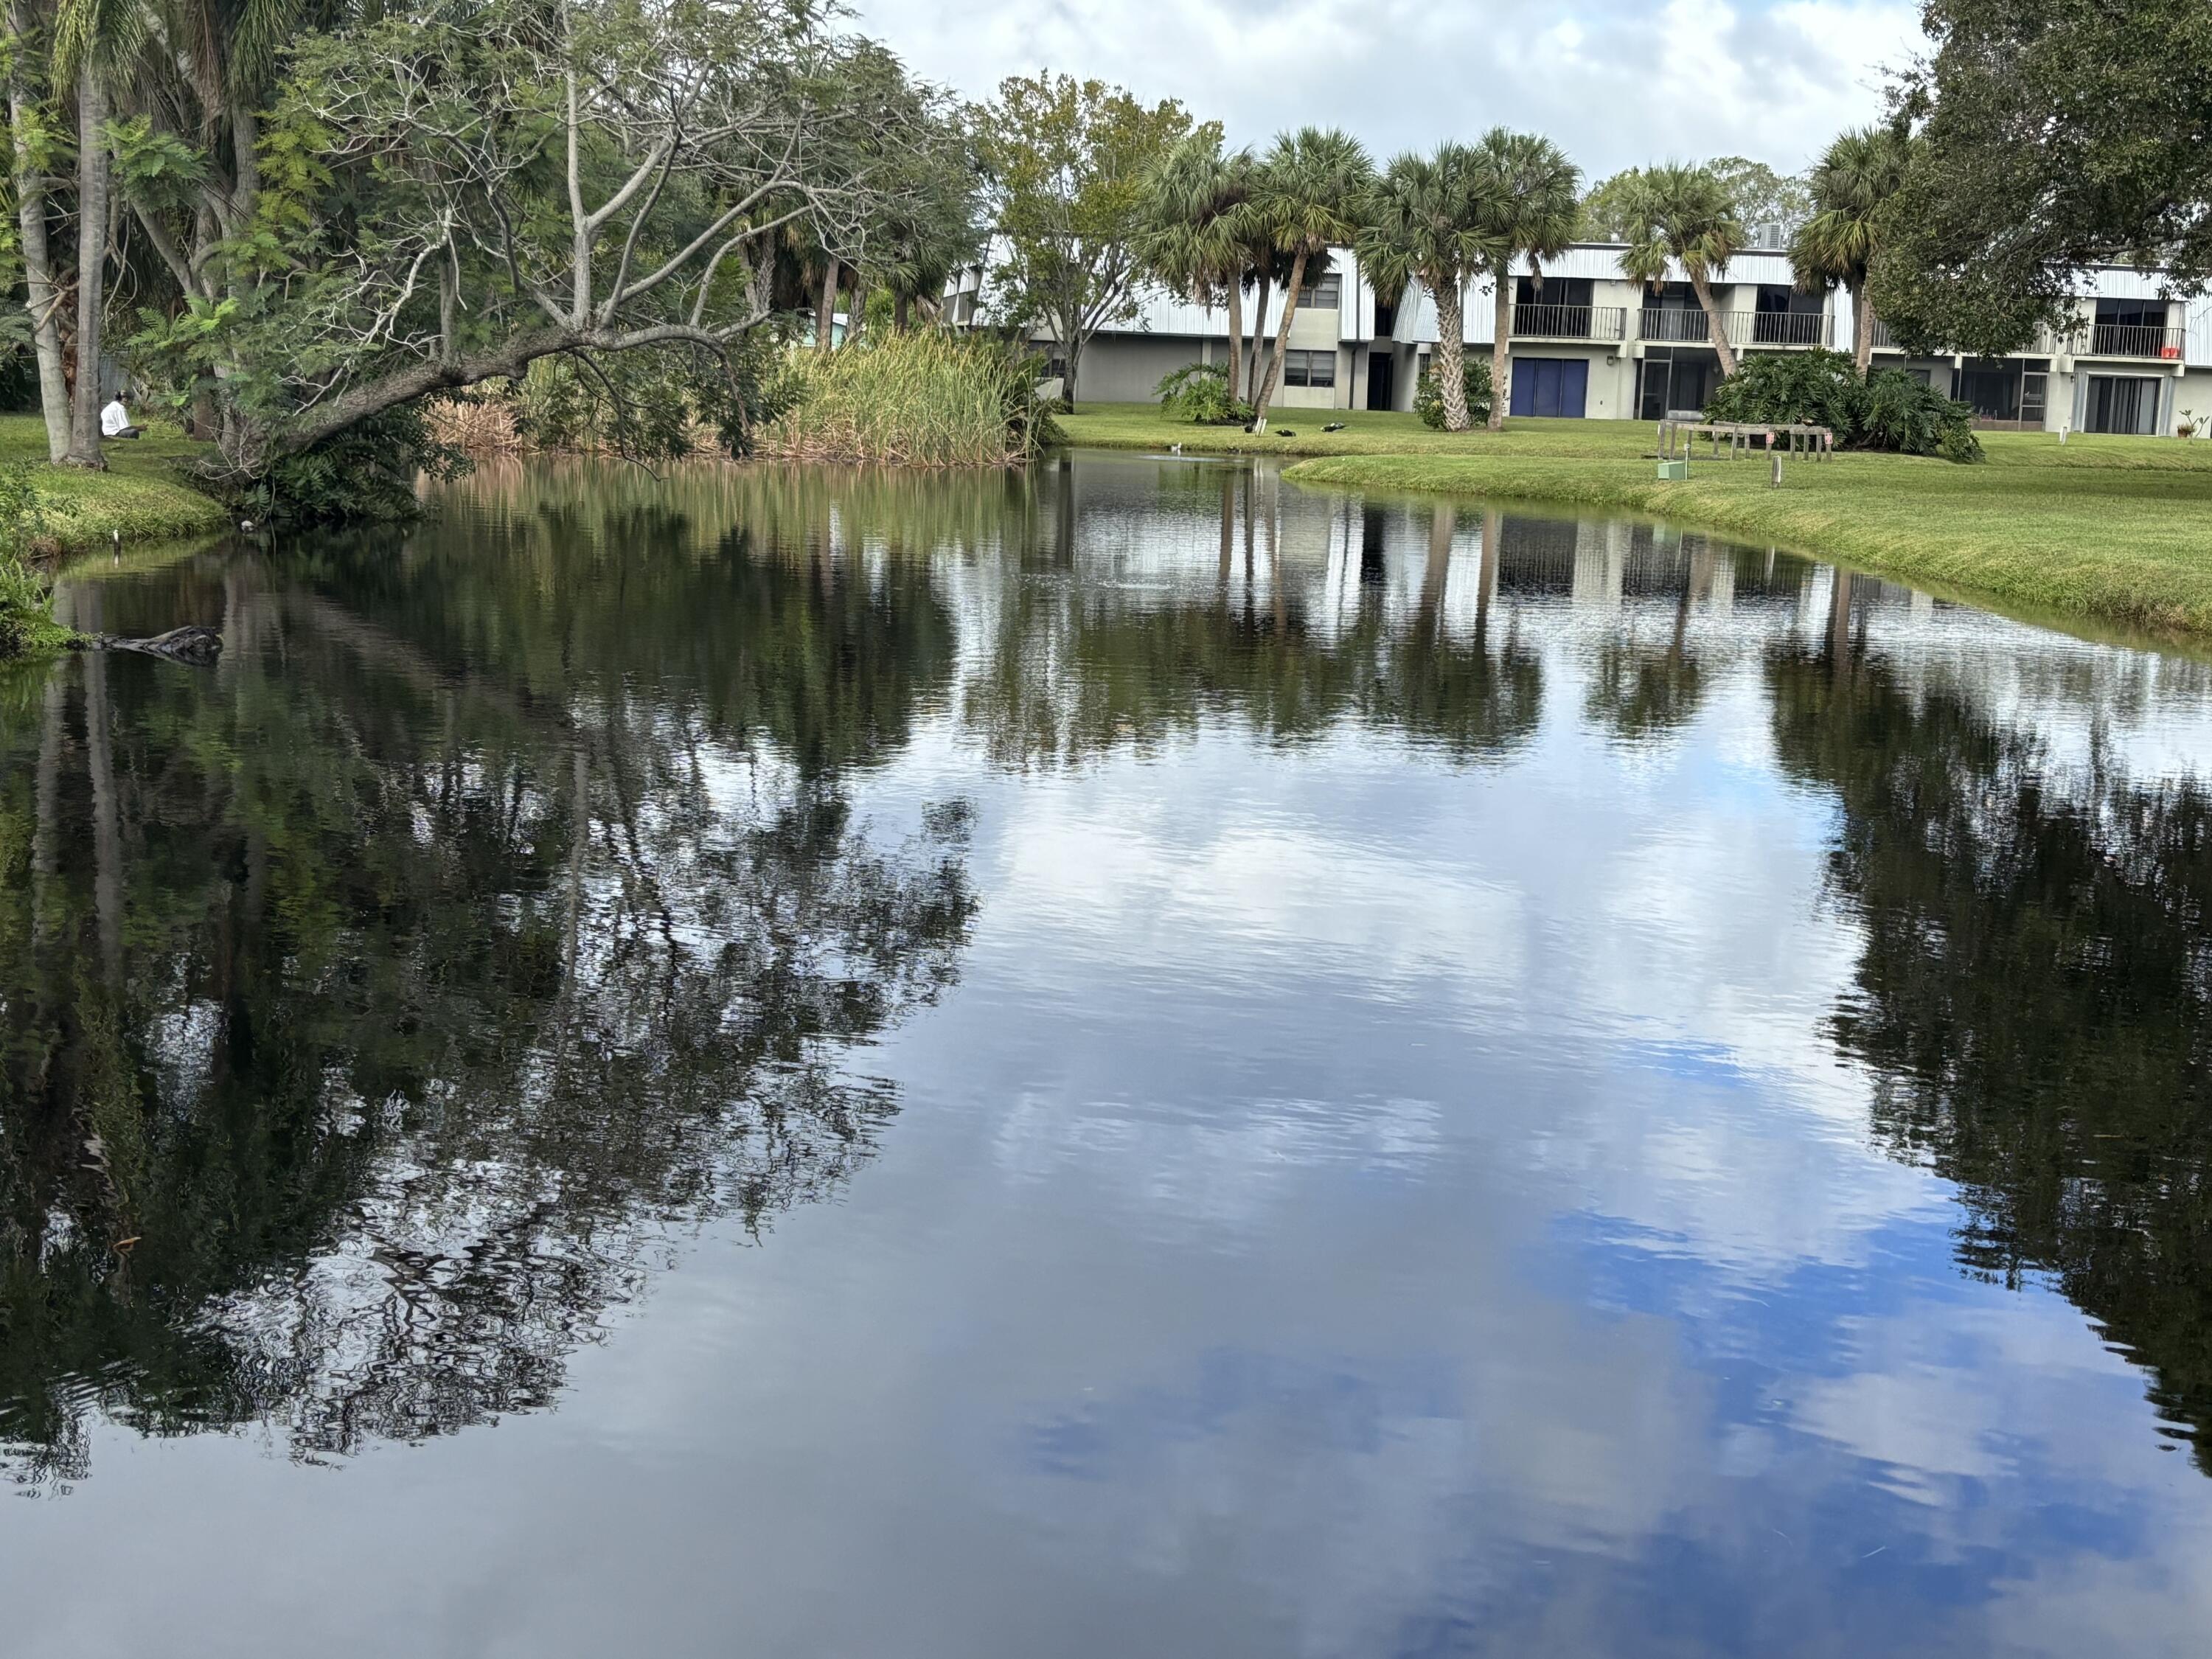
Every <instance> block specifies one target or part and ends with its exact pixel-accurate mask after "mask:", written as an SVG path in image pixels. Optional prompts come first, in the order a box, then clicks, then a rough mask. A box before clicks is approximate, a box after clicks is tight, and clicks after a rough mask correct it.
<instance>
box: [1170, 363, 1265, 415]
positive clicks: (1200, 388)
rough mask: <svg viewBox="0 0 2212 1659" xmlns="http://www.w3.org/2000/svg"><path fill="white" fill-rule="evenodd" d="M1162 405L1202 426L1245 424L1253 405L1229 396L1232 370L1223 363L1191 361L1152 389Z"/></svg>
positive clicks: (1173, 413) (1172, 412)
mask: <svg viewBox="0 0 2212 1659" xmlns="http://www.w3.org/2000/svg"><path fill="white" fill-rule="evenodd" d="M1152 390H1153V392H1154V393H1155V394H1156V395H1157V396H1158V398H1159V400H1160V407H1161V408H1162V409H1163V410H1166V411H1167V413H1168V414H1170V415H1171V416H1175V417H1176V419H1177V420H1183V421H1190V422H1195V423H1196V424H1197V425H1200V426H1243V425H1246V424H1247V423H1249V422H1250V420H1251V419H1252V405H1251V404H1248V403H1246V402H1244V401H1243V399H1241V398H1231V396H1230V395H1229V369H1228V366H1227V365H1226V364H1223V363H1191V364H1189V365H1188V366H1187V367H1185V368H1179V369H1177V370H1176V372H1175V373H1174V374H1170V375H1168V376H1167V377H1166V378H1165V379H1164V380H1161V382H1160V383H1159V385H1158V386H1154V387H1153V388H1152Z"/></svg>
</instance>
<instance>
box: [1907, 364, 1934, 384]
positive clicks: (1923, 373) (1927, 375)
mask: <svg viewBox="0 0 2212 1659" xmlns="http://www.w3.org/2000/svg"><path fill="white" fill-rule="evenodd" d="M1905 373H1906V374H1910V375H1911V377H1912V378H1913V379H1914V380H1917V381H1919V382H1920V384H1921V385H1923V386H1933V385H1935V384H1936V371H1935V370H1934V369H1932V368H1908V369H1906V370H1905Z"/></svg>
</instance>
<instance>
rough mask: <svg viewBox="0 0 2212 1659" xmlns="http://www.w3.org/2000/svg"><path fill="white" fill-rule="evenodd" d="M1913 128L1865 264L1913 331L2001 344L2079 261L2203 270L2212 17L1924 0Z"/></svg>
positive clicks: (2111, 0)
mask: <svg viewBox="0 0 2212 1659" xmlns="http://www.w3.org/2000/svg"><path fill="white" fill-rule="evenodd" d="M1923 18H1924V21H1925V25H1926V27H1927V29H1928V32H1929V35H1930V37H1931V38H1932V39H1933V40H1934V41H1935V43H1936V50H1935V52H1933V53H1932V54H1931V55H1930V56H1929V58H1928V59H1927V60H1926V62H1925V63H1924V64H1923V66H1922V67H1921V69H1920V70H1918V72H1917V73H1916V74H1915V75H1914V76H1912V77H1911V80H1910V81H1909V82H1907V83H1906V84H1905V88H1904V89H1903V90H1904V97H1903V100H1902V104H1901V112H1902V113H1903V114H1904V115H1905V117H1906V118H1908V119H1909V120H1910V121H1911V124H1912V130H1913V132H1914V135H1915V137H1916V138H1917V146H1916V149H1915V154H1914V158H1913V162H1912V166H1911V169H1910V171H1909V173H1908V174H1907V176H1906V178H1905V183H1904V185H1903V188H1902V189H1900V190H1899V192H1898V194H1897V196H1896V197H1895V198H1894V200H1893V203H1892V204H1891V206H1890V209H1889V210H1888V213H1887V244H1888V246H1887V248H1886V250H1885V252H1883V254H1882V256H1881V258H1879V259H1878V260H1877V261H1876V262H1875V268H1874V272H1873V279H1872V281H1873V295H1874V303H1875V308H1876V309H1877V310H1879V311H1880V312H1881V315H1882V318H1883V320H1884V321H1886V322H1887V323H1888V324H1889V325H1890V327H1891V328H1892V329H1893V331H1895V332H1896V333H1897V334H1898V335H1899V337H1900V338H1902V339H1904V340H1905V341H1906V342H1907V343H1911V344H1914V345H1918V346H1929V347H1936V346H1941V347H1946V348H1950V349H1964V350H1969V351H1976V352H1985V353H1997V352H2002V351H2007V350H2011V349H2016V348H2018V347H2019V346H2021V345H2022V344H2024V343H2027V340H2028V339H2029V337H2031V336H2032V335H2033V332H2034V331H2035V329H2036V327H2037V326H2038V325H2039V324H2041V323H2043V322H2045V321H2047V320H2049V319H2051V318H2052V317H2053V316H2055V315H2056V314H2057V312H2058V310H2059V309H2060V307H2062V306H2063V303H2064V302H2065V301H2066V300H2067V299H2068V298H2069V296H2070V295H2071V294H2072V292H2073V289H2074V286H2075V277H2076V276H2077V274H2078V273H2079V272H2080V270H2081V268H2082V267H2084V266H2086V265H2093V264H2102V263H2106V262H2113V261H2131V262H2133V263H2136V264H2142V265H2144V266H2146V267H2151V268H2156V269H2159V270H2163V271H2164V272H2165V273H2166V275H2167V276H2170V277H2171V278H2172V280H2173V281H2174V282H2176V283H2191V282H2195V281H2198V280H2202V279H2203V278H2205V277H2207V276H2212V159H2208V156H2212V152H2208V150H2207V149H2206V144H2205V121H2206V115H2207V112H2208V111H2212V17H2208V15H2207V13H2206V10H2205V9H2204V8H2203V6H2200V5H2175V4H2172V3H2171V0H1931V3H1929V5H1928V6H1927V7H1926V9H1925V10H1924V12H1923Z"/></svg>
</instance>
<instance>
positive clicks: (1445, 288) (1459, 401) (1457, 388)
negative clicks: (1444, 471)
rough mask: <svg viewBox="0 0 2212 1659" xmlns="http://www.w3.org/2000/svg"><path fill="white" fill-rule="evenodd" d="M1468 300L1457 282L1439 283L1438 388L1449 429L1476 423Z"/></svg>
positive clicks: (1459, 428) (1445, 425)
mask: <svg viewBox="0 0 2212 1659" xmlns="http://www.w3.org/2000/svg"><path fill="white" fill-rule="evenodd" d="M1465 303H1466V301H1464V300H1463V299H1462V297H1461V295H1460V290H1459V286H1458V284H1457V283H1438V284H1437V390H1438V391H1439V392H1442V393H1443V400H1444V430H1445V431H1447V432H1464V431H1466V430H1467V429H1468V428H1469V427H1471V426H1473V425H1474V416H1473V415H1471V414H1469V413H1468V407H1467V318H1466V315H1465V313H1464V312H1463V310H1462V307H1463V306H1464V305H1465Z"/></svg>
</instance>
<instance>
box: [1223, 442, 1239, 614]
mask: <svg viewBox="0 0 2212 1659" xmlns="http://www.w3.org/2000/svg"><path fill="white" fill-rule="evenodd" d="M1236 553H1237V495H1236V484H1235V483H1234V482H1233V481H1232V480H1231V477H1230V476H1229V474H1228V473H1227V471H1224V472H1223V473H1222V475H1221V572H1220V580H1221V586H1223V587H1225V588H1226V587H1227V586H1229V572H1230V569H1231V566H1232V565H1233V564H1234V563H1235V562H1236Z"/></svg>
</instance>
